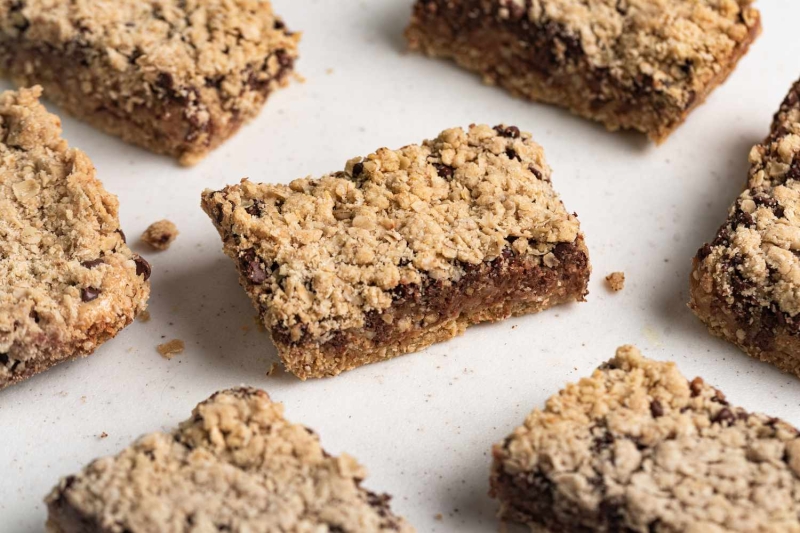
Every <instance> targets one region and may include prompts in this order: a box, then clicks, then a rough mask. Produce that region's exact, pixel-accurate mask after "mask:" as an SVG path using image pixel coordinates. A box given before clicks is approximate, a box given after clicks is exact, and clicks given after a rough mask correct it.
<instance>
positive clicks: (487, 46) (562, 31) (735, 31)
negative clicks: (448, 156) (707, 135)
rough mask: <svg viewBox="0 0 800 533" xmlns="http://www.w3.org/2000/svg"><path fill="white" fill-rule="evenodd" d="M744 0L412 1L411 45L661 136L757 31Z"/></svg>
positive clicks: (528, 92) (491, 78)
mask: <svg viewBox="0 0 800 533" xmlns="http://www.w3.org/2000/svg"><path fill="white" fill-rule="evenodd" d="M750 4H751V0H699V1H698V0H679V1H675V0H656V1H654V0H626V1H625V2H618V1H617V0H589V1H584V0H528V1H523V0H419V1H418V2H417V4H416V8H415V11H414V16H413V18H412V22H411V25H410V26H409V28H408V30H407V32H406V35H407V37H408V39H409V44H410V46H411V48H412V49H417V50H421V51H423V52H424V53H426V54H428V55H431V56H435V57H446V58H453V59H455V60H456V61H457V62H458V63H459V64H461V65H462V66H464V67H466V68H468V69H470V70H473V71H476V72H479V73H481V74H482V75H483V77H484V80H485V81H486V82H487V83H490V84H498V85H502V86H504V87H505V88H507V89H509V90H510V91H511V92H513V93H514V94H517V95H520V96H523V97H526V98H530V99H533V100H538V101H543V102H547V103H553V104H556V105H560V106H563V107H567V108H569V109H570V110H571V111H573V112H574V113H576V114H579V115H581V116H584V117H587V118H590V119H593V120H597V121H600V122H602V123H604V124H605V125H606V127H608V129H610V130H617V129H620V128H622V129H637V130H639V131H642V132H644V133H647V134H648V136H649V137H650V138H651V139H652V140H653V141H655V142H662V141H663V140H664V139H666V137H667V136H668V135H669V134H670V133H671V132H672V131H674V129H675V128H677V127H678V126H679V125H680V124H681V123H682V122H683V121H684V120H685V118H686V117H687V116H688V114H689V113H690V112H691V110H692V109H693V108H694V107H696V106H697V105H699V104H700V103H702V102H703V101H704V100H705V98H706V96H707V95H708V94H709V93H710V92H711V91H712V90H713V89H714V88H715V87H716V86H717V85H719V84H720V83H722V82H723V81H724V80H725V78H727V76H728V75H729V74H730V72H731V71H732V70H733V68H734V67H735V65H736V63H737V61H738V60H739V58H740V57H741V56H743V55H744V54H745V53H746V52H747V49H748V47H749V45H750V44H751V43H752V42H753V40H755V38H756V36H757V35H758V33H759V32H760V29H761V24H760V19H759V13H758V11H756V10H755V9H754V8H752V7H750Z"/></svg>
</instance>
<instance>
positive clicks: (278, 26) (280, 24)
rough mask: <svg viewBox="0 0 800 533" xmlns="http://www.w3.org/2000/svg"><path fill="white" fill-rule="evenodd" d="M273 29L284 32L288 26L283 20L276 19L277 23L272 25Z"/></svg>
mask: <svg viewBox="0 0 800 533" xmlns="http://www.w3.org/2000/svg"><path fill="white" fill-rule="evenodd" d="M272 27H273V28H274V29H276V30H282V29H283V28H285V27H286V24H284V22H283V21H282V20H281V19H275V22H274V23H273V24H272Z"/></svg>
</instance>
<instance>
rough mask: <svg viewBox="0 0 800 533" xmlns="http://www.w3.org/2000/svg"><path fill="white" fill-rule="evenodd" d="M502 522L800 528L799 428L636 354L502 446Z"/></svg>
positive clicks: (699, 531)
mask: <svg viewBox="0 0 800 533" xmlns="http://www.w3.org/2000/svg"><path fill="white" fill-rule="evenodd" d="M493 456H494V464H493V467H492V474H491V486H492V495H493V496H494V497H495V498H497V499H499V500H500V506H501V507H500V517H501V518H502V519H504V520H508V521H513V522H520V523H524V524H527V525H529V526H530V527H531V529H532V530H533V531H542V532H563V533H580V532H585V531H652V532H659V533H672V532H676V533H677V532H687V533H706V532H707V533H712V532H714V533H722V532H737V531H739V532H755V531H786V532H788V531H798V530H800V438H799V434H798V431H797V429H795V428H794V427H792V426H790V425H789V424H787V423H785V422H783V421H781V420H778V419H777V418H773V417H770V416H765V415H762V414H753V413H749V412H747V411H746V410H744V409H742V408H739V407H734V406H732V405H730V404H729V403H728V401H727V400H726V399H725V395H724V394H723V393H722V392H720V391H719V390H717V389H715V388H714V387H712V386H710V385H708V384H706V383H705V382H704V381H703V380H702V379H701V378H695V379H693V380H692V381H688V380H687V379H686V378H684V377H683V376H682V375H681V373H680V372H679V371H678V369H677V368H676V367H675V365H674V364H673V363H667V362H658V361H652V360H649V359H646V358H645V357H643V356H642V354H641V353H640V352H639V351H638V350H637V349H636V348H634V347H632V346H624V347H622V348H620V349H619V350H617V354H616V357H614V359H612V360H611V361H609V362H608V363H606V364H604V365H602V366H601V367H600V368H599V369H597V370H596V371H595V372H594V374H592V376H591V377H590V378H585V379H582V380H581V381H579V382H578V383H575V384H569V385H567V386H566V388H564V389H563V390H562V391H561V392H559V393H558V394H556V395H555V396H552V397H551V398H550V399H549V400H547V403H546V405H545V408H544V409H543V410H538V409H537V410H535V411H533V412H532V413H531V414H530V415H529V416H528V417H527V419H526V420H525V423H524V424H523V425H522V426H520V427H518V428H517V429H515V430H514V432H513V433H512V434H511V435H509V436H508V438H506V439H505V440H504V441H503V442H502V443H500V444H497V445H495V446H494V448H493Z"/></svg>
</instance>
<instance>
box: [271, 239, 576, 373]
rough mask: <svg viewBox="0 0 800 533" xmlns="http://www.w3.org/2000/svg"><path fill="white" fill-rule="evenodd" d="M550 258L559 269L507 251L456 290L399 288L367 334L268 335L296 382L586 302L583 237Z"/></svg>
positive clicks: (472, 270) (473, 270)
mask: <svg viewBox="0 0 800 533" xmlns="http://www.w3.org/2000/svg"><path fill="white" fill-rule="evenodd" d="M553 255H554V256H555V258H556V261H557V263H558V264H557V265H555V266H554V267H552V268H550V267H547V266H545V265H542V264H541V262H540V261H539V260H537V259H534V258H532V257H520V256H517V255H515V254H513V253H512V252H511V251H510V250H506V252H505V253H503V254H502V255H501V256H500V257H498V258H497V259H495V260H494V261H491V262H486V263H483V264H480V265H478V266H470V267H469V268H468V269H467V272H466V274H465V275H464V276H463V277H462V279H461V280H460V281H459V282H456V283H454V284H448V285H444V284H441V283H437V282H434V281H430V282H429V283H426V284H425V286H424V287H422V288H420V287H419V286H411V287H409V286H401V287H399V288H398V289H396V290H395V296H394V303H393V305H392V307H390V308H389V309H388V310H386V311H384V312H382V313H374V312H373V313H371V314H370V315H369V316H368V318H367V325H366V327H364V328H362V329H358V330H348V331H343V332H338V333H336V334H334V335H333V337H332V338H330V339H328V340H327V341H326V342H314V341H313V340H304V339H301V340H300V341H299V342H294V343H293V342H291V341H290V335H289V333H288V332H282V331H272V332H271V335H272V339H273V341H274V342H275V344H276V346H277V347H278V352H279V355H280V357H281V359H282V360H283V363H284V364H285V365H286V367H287V369H288V370H289V371H291V372H292V373H294V374H295V375H297V376H298V377H299V378H300V379H307V378H321V377H328V376H335V375H337V374H340V373H341V372H344V371H346V370H351V369H354V368H356V367H359V366H362V365H365V364H369V363H375V362H380V361H384V360H387V359H391V358H393V357H397V356H399V355H403V354H407V353H411V352H416V351H419V350H422V349H424V348H426V347H428V346H430V345H432V344H435V343H438V342H442V341H446V340H449V339H452V338H454V337H457V336H459V335H461V334H463V333H464V331H465V330H466V329H467V328H468V327H470V326H473V325H476V324H480V323H482V322H498V321H501V320H505V319H506V318H509V317H512V316H520V315H526V314H531V313H537V312H539V311H543V310H545V309H549V308H550V307H553V306H557V305H561V304H565V303H569V302H574V301H582V300H584V297H585V295H586V294H587V285H588V281H589V275H590V272H591V267H590V265H589V259H588V250H587V249H586V245H585V244H584V241H583V237H580V238H579V239H578V240H577V241H576V242H575V243H573V244H565V243H564V244H559V245H558V246H557V247H556V250H555V252H554V254H553Z"/></svg>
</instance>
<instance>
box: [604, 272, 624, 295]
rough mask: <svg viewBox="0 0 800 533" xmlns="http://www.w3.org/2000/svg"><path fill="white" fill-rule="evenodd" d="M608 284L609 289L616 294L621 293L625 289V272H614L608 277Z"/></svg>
mask: <svg viewBox="0 0 800 533" xmlns="http://www.w3.org/2000/svg"><path fill="white" fill-rule="evenodd" d="M606 283H607V284H608V288H609V289H611V290H612V291H614V292H619V291H621V290H622V289H624V288H625V273H624V272H612V273H611V274H609V275H608V276H606Z"/></svg>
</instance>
